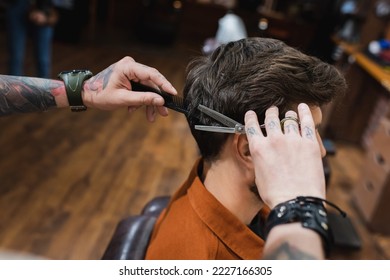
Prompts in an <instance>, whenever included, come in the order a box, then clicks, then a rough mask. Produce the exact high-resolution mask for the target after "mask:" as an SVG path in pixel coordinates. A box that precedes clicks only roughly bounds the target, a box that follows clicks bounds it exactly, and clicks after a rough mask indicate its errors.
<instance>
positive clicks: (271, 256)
mask: <svg viewBox="0 0 390 280" xmlns="http://www.w3.org/2000/svg"><path fill="white" fill-rule="evenodd" d="M264 259H268V260H315V259H316V257H314V256H312V255H310V254H308V253H305V252H303V251H301V250H300V249H299V248H296V247H294V246H291V245H290V244H289V243H287V242H284V243H282V244H281V245H280V246H278V247H276V248H275V249H274V250H272V251H270V252H268V253H267V254H266V255H264Z"/></svg>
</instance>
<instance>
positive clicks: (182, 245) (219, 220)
mask: <svg viewBox="0 0 390 280" xmlns="http://www.w3.org/2000/svg"><path fill="white" fill-rule="evenodd" d="M200 163H201V161H200V160H198V161H197V163H196V164H195V166H194V168H193V169H192V171H191V173H190V175H189V177H188V178H187V180H186V181H185V182H184V184H183V185H182V186H181V188H180V189H179V190H178V191H177V192H176V193H175V194H174V196H173V197H172V199H171V201H170V203H169V205H168V207H167V208H166V209H165V210H164V211H163V212H162V213H161V215H160V217H159V218H158V220H157V223H156V226H155V228H154V230H153V233H152V237H151V241H150V245H149V247H148V250H147V253H146V259H171V260H180V259H184V260H185V259H191V260H213V259H220V260H227V259H260V258H261V257H262V252H263V247H264V241H263V240H262V239H261V238H260V237H259V236H257V235H256V234H255V233H254V232H253V231H252V230H250V229H249V228H248V226H247V225H245V224H244V223H242V222H241V221H240V220H239V219H238V218H237V217H236V216H234V215H233V214H232V213H231V212H230V211H229V210H227V209H226V208H225V207H224V206H223V205H222V204H221V203H220V202H219V201H218V200H217V199H216V198H215V197H214V196H213V195H212V194H211V193H210V192H209V191H208V190H207V189H206V188H205V186H204V185H203V183H202V182H201V180H200V178H199V176H198V168H199V164H200Z"/></svg>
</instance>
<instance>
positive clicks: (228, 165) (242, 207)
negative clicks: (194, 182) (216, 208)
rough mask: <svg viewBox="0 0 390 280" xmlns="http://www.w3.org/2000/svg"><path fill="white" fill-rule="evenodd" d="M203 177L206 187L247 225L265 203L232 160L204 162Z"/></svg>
mask: <svg viewBox="0 0 390 280" xmlns="http://www.w3.org/2000/svg"><path fill="white" fill-rule="evenodd" d="M202 179H203V184H204V185H205V187H206V189H207V190H208V191H209V192H210V193H211V194H212V195H213V196H214V197H215V198H216V199H217V200H218V201H219V202H220V203H221V204H222V205H223V206H225V207H226V208H227V209H228V210H229V211H230V212H231V213H232V214H234V215H235V216H236V217H237V218H238V219H239V220H240V221H242V222H243V223H245V224H246V225H248V224H249V223H250V222H251V221H252V219H253V218H254V216H255V215H256V214H257V213H258V212H259V210H260V209H261V207H262V205H263V204H262V202H261V201H260V200H259V199H258V198H257V197H256V195H255V194H254V193H252V192H251V191H250V188H249V185H248V184H247V182H245V180H243V179H242V176H240V172H239V169H237V168H236V166H235V164H234V163H233V162H232V161H229V160H217V161H213V162H212V163H210V162H204V165H203V176H202Z"/></svg>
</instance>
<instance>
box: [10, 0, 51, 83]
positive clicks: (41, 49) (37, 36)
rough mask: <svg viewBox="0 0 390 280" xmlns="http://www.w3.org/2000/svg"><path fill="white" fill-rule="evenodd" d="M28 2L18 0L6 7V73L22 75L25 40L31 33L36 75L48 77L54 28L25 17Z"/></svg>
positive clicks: (26, 0)
mask: <svg viewBox="0 0 390 280" xmlns="http://www.w3.org/2000/svg"><path fill="white" fill-rule="evenodd" d="M29 2H30V1H29V0H18V1H15V2H14V4H12V5H10V6H9V7H8V9H7V13H6V18H7V36H8V37H7V38H8V40H7V41H8V51H9V64H8V74H9V75H17V76H22V75H23V72H24V71H23V69H24V58H25V51H26V40H27V36H28V35H32V41H33V46H34V57H35V62H36V67H37V68H36V71H37V76H38V77H41V78H50V75H51V56H52V54H51V52H52V51H51V47H52V46H51V44H52V39H53V33H54V28H53V27H52V26H37V25H34V24H33V23H31V22H30V21H29V20H28V19H27V16H28V11H29V8H30V6H29V5H30V4H29Z"/></svg>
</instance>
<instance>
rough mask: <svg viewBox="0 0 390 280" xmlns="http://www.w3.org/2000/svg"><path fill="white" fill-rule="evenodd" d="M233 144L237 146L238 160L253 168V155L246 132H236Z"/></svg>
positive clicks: (246, 166) (236, 154)
mask: <svg viewBox="0 0 390 280" xmlns="http://www.w3.org/2000/svg"><path fill="white" fill-rule="evenodd" d="M233 145H234V146H235V156H236V160H237V162H238V163H239V164H240V165H244V166H245V168H246V169H249V170H253V163H252V156H251V153H250V151H249V143H248V139H247V137H246V135H245V134H235V135H234V140H233Z"/></svg>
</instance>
